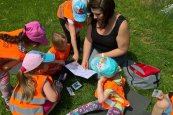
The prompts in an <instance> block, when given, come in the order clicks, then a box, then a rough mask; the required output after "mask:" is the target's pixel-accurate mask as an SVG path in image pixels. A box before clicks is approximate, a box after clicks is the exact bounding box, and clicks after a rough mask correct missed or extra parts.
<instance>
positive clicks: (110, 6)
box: [89, 0, 115, 28]
mask: <svg viewBox="0 0 173 115" xmlns="http://www.w3.org/2000/svg"><path fill="white" fill-rule="evenodd" d="M89 7H90V8H93V9H101V10H102V11H103V15H104V18H103V21H102V23H101V27H100V28H104V27H106V25H107V24H108V21H109V19H110V18H111V17H112V16H113V15H114V12H115V11H114V10H115V2H114V0H89ZM91 16H92V15H91Z"/></svg>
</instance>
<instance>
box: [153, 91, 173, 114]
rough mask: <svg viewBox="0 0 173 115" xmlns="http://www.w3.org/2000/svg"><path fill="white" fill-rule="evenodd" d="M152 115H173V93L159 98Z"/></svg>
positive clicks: (161, 95)
mask: <svg viewBox="0 0 173 115" xmlns="http://www.w3.org/2000/svg"><path fill="white" fill-rule="evenodd" d="M152 115H173V92H169V93H168V94H163V93H161V94H160V96H159V97H157V102H156V103H155V105H154V108H153V111H152Z"/></svg>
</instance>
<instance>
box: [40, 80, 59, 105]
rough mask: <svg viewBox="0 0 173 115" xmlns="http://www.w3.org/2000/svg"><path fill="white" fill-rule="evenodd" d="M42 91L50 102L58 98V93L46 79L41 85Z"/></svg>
mask: <svg viewBox="0 0 173 115" xmlns="http://www.w3.org/2000/svg"><path fill="white" fill-rule="evenodd" d="M43 92H44V94H45V95H46V98H47V99H48V100H49V101H51V102H56V101H57V100H58V95H59V94H58V93H57V92H56V90H55V89H54V88H53V87H52V85H51V84H50V82H49V81H48V80H47V81H46V82H45V84H44V86H43Z"/></svg>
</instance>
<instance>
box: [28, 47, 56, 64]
mask: <svg viewBox="0 0 173 115" xmlns="http://www.w3.org/2000/svg"><path fill="white" fill-rule="evenodd" d="M28 53H33V54H40V56H41V57H42V58H43V62H53V61H54V60H55V54H52V53H43V52H40V51H37V50H32V51H30V52H28Z"/></svg>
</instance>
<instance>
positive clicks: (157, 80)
mask: <svg viewBox="0 0 173 115" xmlns="http://www.w3.org/2000/svg"><path fill="white" fill-rule="evenodd" d="M158 76H159V73H158V74H156V81H155V82H153V84H157V87H158V86H159V82H160V80H159V78H158Z"/></svg>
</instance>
